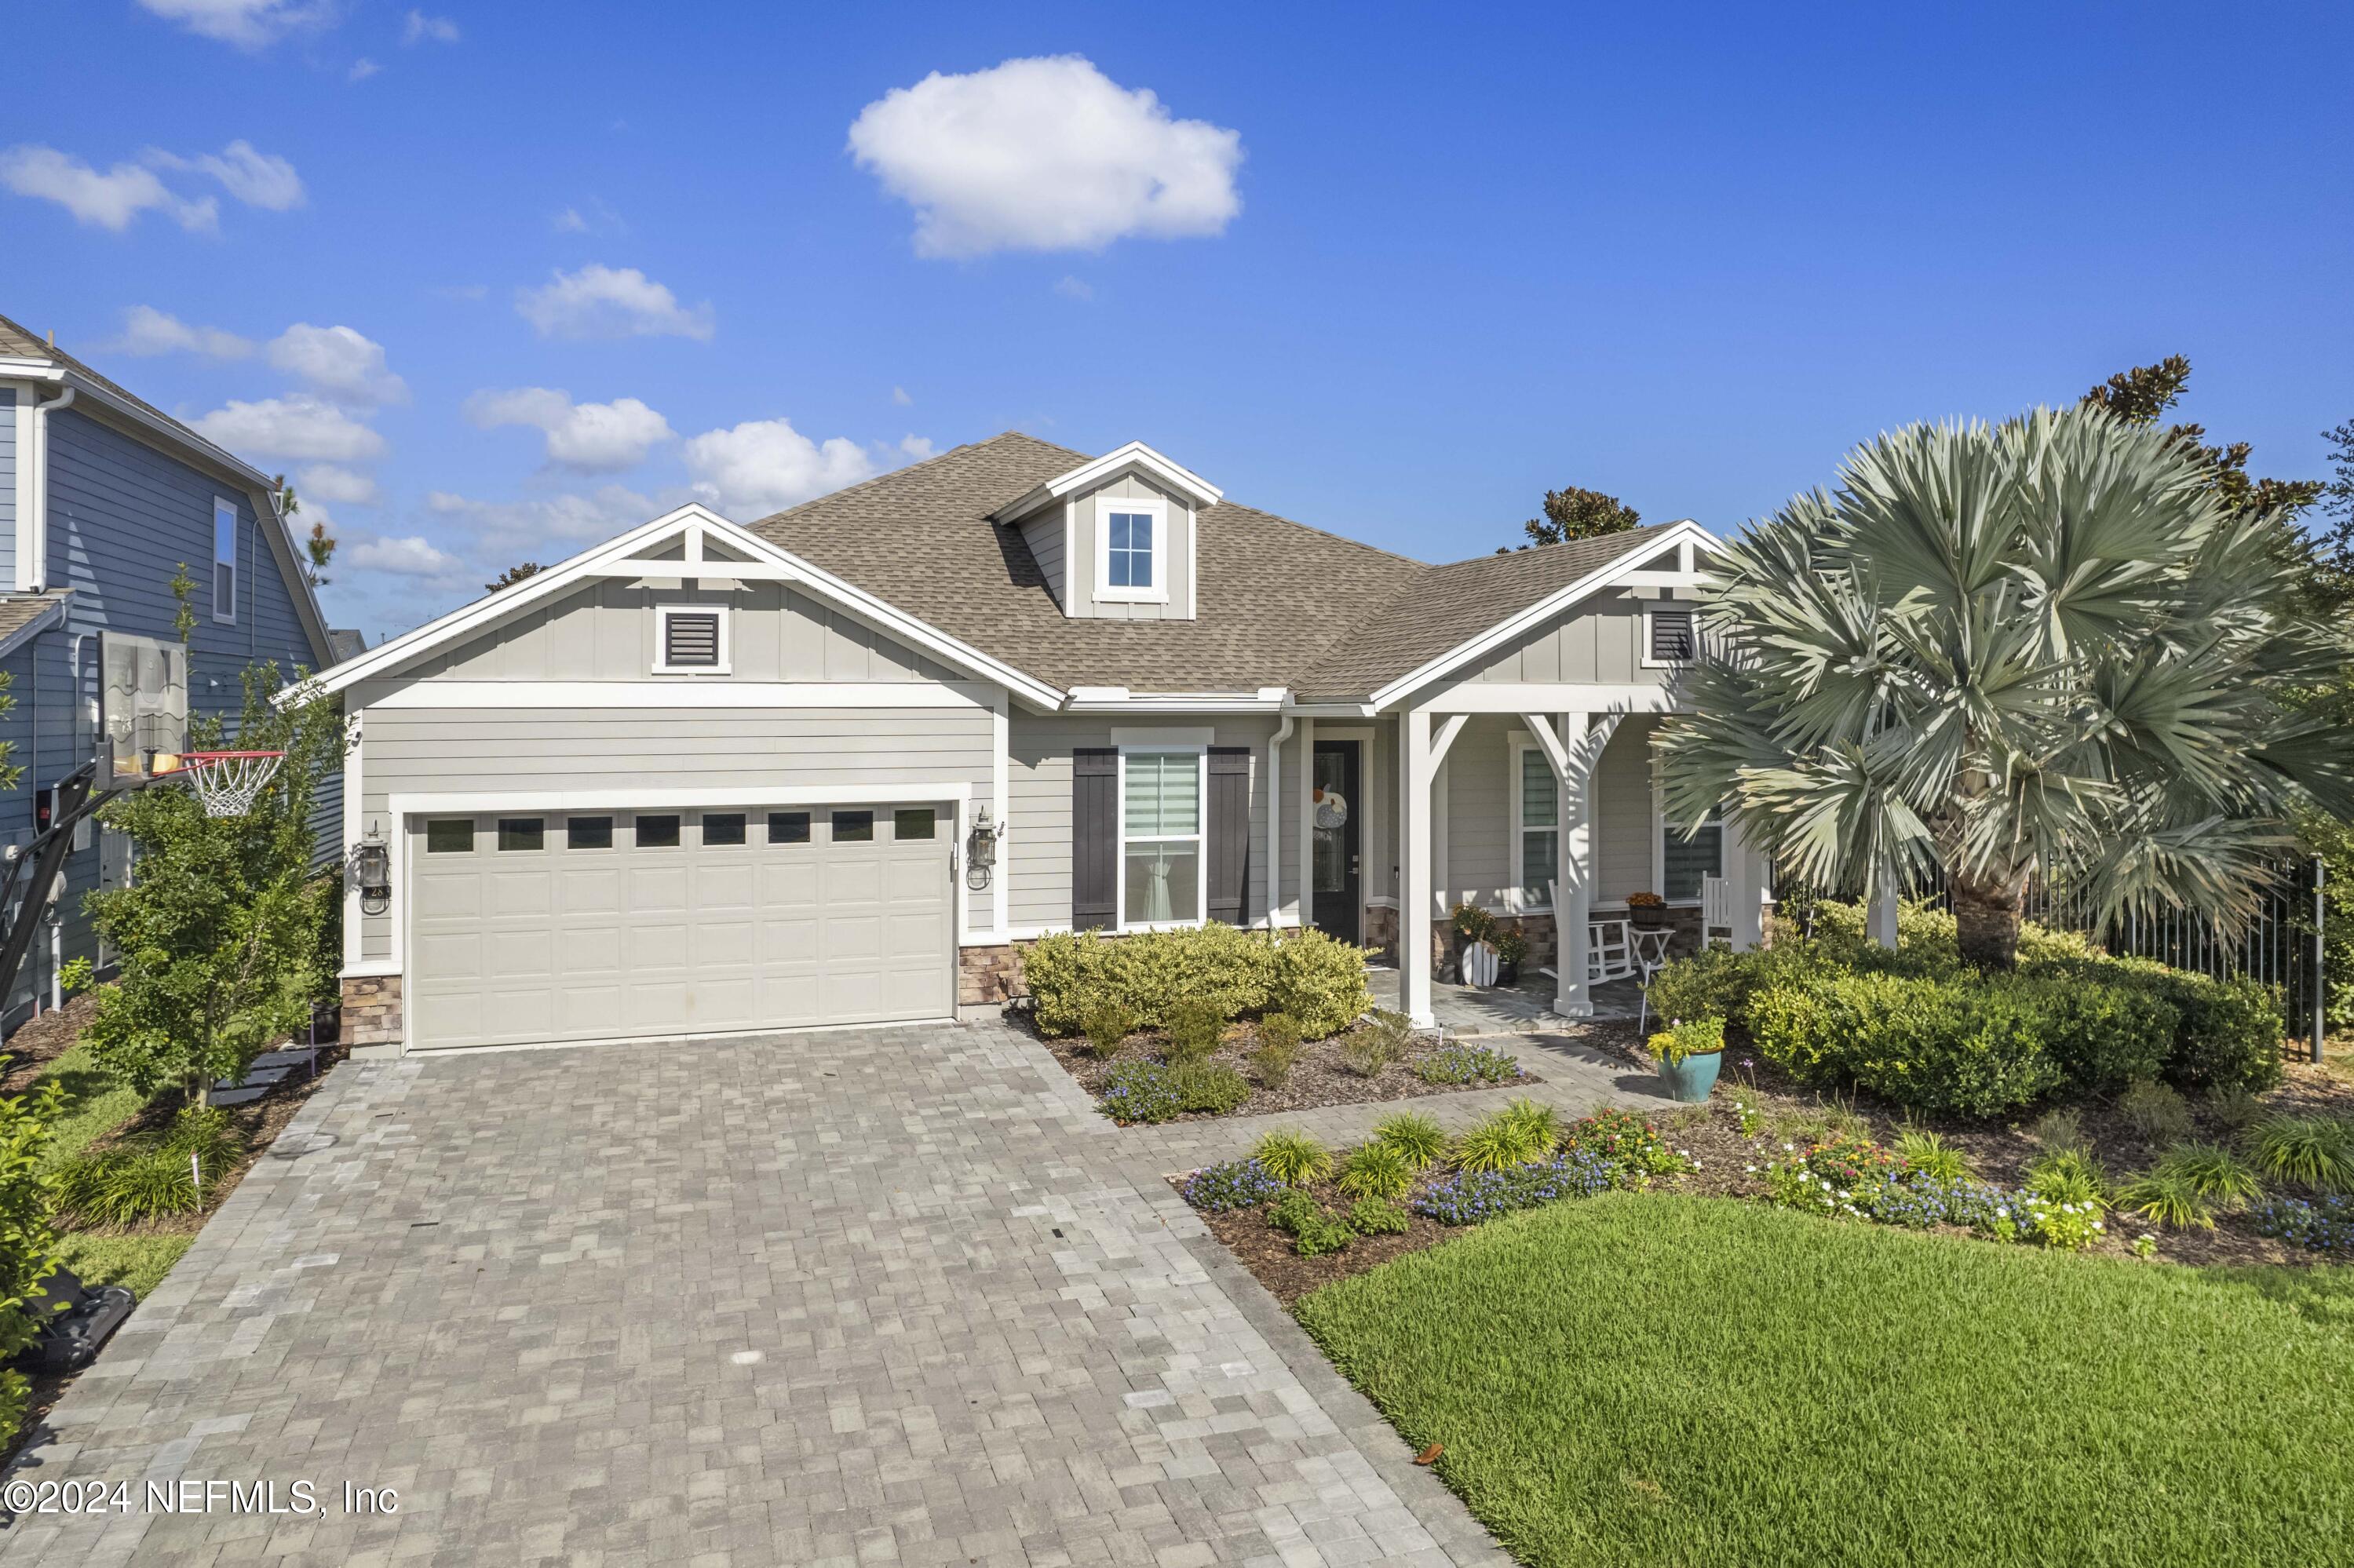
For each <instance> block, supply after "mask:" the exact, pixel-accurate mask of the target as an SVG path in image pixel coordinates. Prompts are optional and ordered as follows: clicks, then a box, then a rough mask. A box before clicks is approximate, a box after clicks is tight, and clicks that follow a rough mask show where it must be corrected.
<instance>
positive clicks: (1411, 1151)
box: [1373, 1111, 1447, 1171]
mask: <svg viewBox="0 0 2354 1568" xmlns="http://www.w3.org/2000/svg"><path fill="white" fill-rule="evenodd" d="M1373 1136H1374V1137H1375V1138H1377V1139H1380V1140H1381V1141H1382V1142H1383V1143H1384V1144H1386V1145H1388V1146H1389V1147H1390V1148H1392V1149H1394V1150H1397V1151H1398V1154H1399V1156H1400V1157H1401V1158H1402V1159H1404V1160H1405V1163H1406V1168H1407V1169H1408V1170H1410V1171H1426V1170H1428V1169H1429V1168H1430V1167H1432V1166H1434V1165H1436V1164H1437V1163H1438V1162H1439V1161H1440V1160H1444V1159H1446V1158H1447V1134H1446V1133H1444V1132H1442V1131H1440V1130H1439V1126H1438V1123H1437V1122H1436V1121H1433V1120H1432V1119H1431V1118H1428V1117H1426V1116H1425V1115H1423V1114H1422V1113H1421V1112H1420V1111H1400V1112H1398V1114H1397V1115H1395V1116H1392V1117H1384V1118H1382V1119H1381V1120H1379V1121H1377V1122H1375V1123H1374V1124H1373Z"/></svg>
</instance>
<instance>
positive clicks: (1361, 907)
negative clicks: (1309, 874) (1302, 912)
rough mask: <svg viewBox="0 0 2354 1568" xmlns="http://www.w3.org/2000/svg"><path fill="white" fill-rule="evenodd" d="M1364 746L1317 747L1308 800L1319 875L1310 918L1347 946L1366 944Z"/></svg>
mask: <svg viewBox="0 0 2354 1568" xmlns="http://www.w3.org/2000/svg"><path fill="white" fill-rule="evenodd" d="M1363 756H1364V748H1363V743H1362V742H1359V741H1354V740H1320V741H1318V742H1317V743H1316V777H1315V779H1314V780H1313V786H1314V788H1313V791H1312V793H1311V794H1310V797H1309V802H1310V803H1309V817H1310V827H1309V832H1310V833H1312V834H1313V835H1314V846H1315V847H1314V849H1313V851H1312V853H1310V862H1311V863H1312V867H1313V870H1314V874H1315V881H1316V887H1315V903H1314V905H1313V906H1311V909H1310V918H1311V919H1312V920H1313V921H1314V923H1315V926H1316V928H1317V929H1318V930H1320V931H1321V932H1323V933H1324V934H1325V935H1326V936H1328V937H1338V938H1341V940H1342V941H1344V942H1362V941H1363V940H1364V919H1365V900H1364V896H1363V895H1364V880H1363V876H1362V874H1360V871H1359V867H1360V865H1361V863H1363V858H1364V856H1363V845H1364V828H1365V811H1364V806H1365V802H1364V791H1363V789H1361V788H1359V786H1360V785H1361V784H1362V783H1363V773H1364V769H1363V760H1362V759H1363Z"/></svg>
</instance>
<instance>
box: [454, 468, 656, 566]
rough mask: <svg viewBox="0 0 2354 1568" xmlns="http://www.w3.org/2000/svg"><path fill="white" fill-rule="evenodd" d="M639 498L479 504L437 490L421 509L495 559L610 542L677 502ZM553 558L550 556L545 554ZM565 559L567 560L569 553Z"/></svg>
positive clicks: (605, 495)
mask: <svg viewBox="0 0 2354 1568" xmlns="http://www.w3.org/2000/svg"><path fill="white" fill-rule="evenodd" d="M686 499H690V497H686V496H680V497H678V498H677V500H662V499H658V498H656V497H653V496H650V495H644V494H642V493H639V492H637V491H634V490H631V489H630V488H629V487H628V486H626V485H620V484H607V485H600V486H599V487H598V489H597V490H596V491H595V492H594V493H590V494H587V495H581V494H563V495H549V496H538V497H534V498H532V499H529V500H524V501H478V500H476V499H474V498H473V497H472V496H466V495H460V494H458V493H455V492H453V491H447V490H436V491H433V492H430V493H428V494H427V495H426V497H425V504H426V507H427V508H428V509H429V511H431V512H432V513H433V514H435V515H436V516H440V517H444V518H448V519H449V520H451V522H453V523H458V524H463V525H465V526H466V527H468V528H471V529H472V530H473V532H474V533H475V534H476V535H478V536H479V537H480V538H481V540H482V544H483V546H484V547H485V550H486V551H487V552H494V553H497V554H500V555H509V554H524V555H531V554H537V553H543V547H544V546H548V545H550V544H560V545H565V546H578V545H579V544H580V543H582V542H584V541H588V540H598V539H609V538H610V537H612V536H613V535H616V534H618V533H620V532H621V530H623V529H624V528H632V527H635V526H636V525H637V524H641V523H643V522H644V521H646V520H647V519H648V518H650V517H658V516H660V515H661V514H663V513H664V512H667V511H669V510H670V509H671V507H672V506H673V505H675V504H677V502H678V501H680V500H686ZM548 553H552V552H548ZM562 553H563V554H565V555H570V554H571V553H572V552H571V550H570V549H569V548H567V549H565V550H564V551H563V552H562Z"/></svg>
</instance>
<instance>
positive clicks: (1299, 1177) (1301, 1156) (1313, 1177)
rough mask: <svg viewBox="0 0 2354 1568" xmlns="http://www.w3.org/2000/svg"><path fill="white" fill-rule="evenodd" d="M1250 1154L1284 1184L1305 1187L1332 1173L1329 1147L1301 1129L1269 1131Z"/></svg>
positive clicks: (1269, 1173) (1268, 1172)
mask: <svg viewBox="0 0 2354 1568" xmlns="http://www.w3.org/2000/svg"><path fill="white" fill-rule="evenodd" d="M1251 1158H1252V1159H1254V1160H1257V1161H1258V1162H1259V1164H1260V1165H1261V1166H1263V1167H1264V1168H1265V1169H1266V1171H1267V1174H1268V1175H1270V1176H1272V1177H1274V1178H1275V1179H1276V1180H1277V1181H1280V1182H1282V1183H1283V1184H1284V1185H1285V1186H1287V1187H1305V1186H1307V1185H1308V1184H1309V1183H1310V1182H1311V1181H1322V1180H1324V1178H1325V1177H1327V1176H1329V1175H1331V1173H1332V1151H1331V1150H1329V1149H1327V1148H1325V1147H1324V1146H1323V1145H1322V1144H1320V1143H1319V1142H1317V1141H1316V1139H1313V1138H1311V1137H1310V1136H1309V1135H1308V1134H1306V1133H1304V1132H1282V1131H1278V1132H1270V1133H1268V1134H1267V1136H1266V1137H1264V1138H1262V1139H1259V1140H1258V1147H1257V1148H1256V1149H1254V1150H1251Z"/></svg>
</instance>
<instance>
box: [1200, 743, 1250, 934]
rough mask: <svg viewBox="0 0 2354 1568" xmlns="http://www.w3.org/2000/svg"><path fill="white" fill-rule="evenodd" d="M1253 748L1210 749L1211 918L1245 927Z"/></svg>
mask: <svg viewBox="0 0 2354 1568" xmlns="http://www.w3.org/2000/svg"><path fill="white" fill-rule="evenodd" d="M1250 765H1251V754H1250V748H1249V747H1246V746H1214V747H1210V799H1209V802H1208V804H1209V816H1208V819H1207V821H1205V822H1204V827H1205V828H1206V829H1207V831H1208V833H1209V841H1210V842H1209V849H1210V918H1211V919H1213V920H1223V921H1225V923H1226V924H1227V925H1229V926H1239V925H1241V924H1242V923H1243V896H1244V890H1245V889H1246V888H1248V887H1249V886H1250V839H1251V833H1250Z"/></svg>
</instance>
